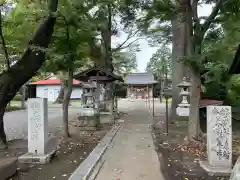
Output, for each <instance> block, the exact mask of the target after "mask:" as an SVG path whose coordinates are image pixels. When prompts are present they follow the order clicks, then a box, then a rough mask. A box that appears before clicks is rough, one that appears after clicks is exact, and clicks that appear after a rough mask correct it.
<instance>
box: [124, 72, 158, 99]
mask: <svg viewBox="0 0 240 180" xmlns="http://www.w3.org/2000/svg"><path fill="white" fill-rule="evenodd" d="M156 83H157V81H155V80H154V76H153V74H151V73H132V74H129V75H128V76H127V78H126V80H125V84H126V85H127V98H135V99H148V98H152V97H153V85H154V84H156Z"/></svg>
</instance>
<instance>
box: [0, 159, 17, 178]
mask: <svg viewBox="0 0 240 180" xmlns="http://www.w3.org/2000/svg"><path fill="white" fill-rule="evenodd" d="M16 171H17V158H15V157H4V158H0V179H2V180H3V179H7V178H9V177H11V176H13V175H14V174H15V173H16Z"/></svg>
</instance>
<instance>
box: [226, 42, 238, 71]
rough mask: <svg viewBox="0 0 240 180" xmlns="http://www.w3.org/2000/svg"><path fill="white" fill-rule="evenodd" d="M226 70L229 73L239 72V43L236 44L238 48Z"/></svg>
mask: <svg viewBox="0 0 240 180" xmlns="http://www.w3.org/2000/svg"><path fill="white" fill-rule="evenodd" d="M228 72H229V74H240V44H239V45H238V49H237V51H236V54H235V57H234V59H233V62H232V65H231V67H230V69H229V71H228Z"/></svg>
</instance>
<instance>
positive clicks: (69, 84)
mask: <svg viewBox="0 0 240 180" xmlns="http://www.w3.org/2000/svg"><path fill="white" fill-rule="evenodd" d="M72 87H73V70H72V68H69V70H68V80H67V83H64V98H63V106H62V107H63V135H64V136H65V137H70V134H69V131H68V106H69V102H70V98H71V94H72Z"/></svg>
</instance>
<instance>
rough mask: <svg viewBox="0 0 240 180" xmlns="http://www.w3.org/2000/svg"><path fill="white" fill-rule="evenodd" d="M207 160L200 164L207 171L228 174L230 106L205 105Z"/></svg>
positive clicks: (230, 159) (230, 166) (229, 159)
mask: <svg viewBox="0 0 240 180" xmlns="http://www.w3.org/2000/svg"><path fill="white" fill-rule="evenodd" d="M207 155H208V161H207V162H203V161H201V162H200V165H201V166H202V167H203V168H204V169H205V170H206V171H208V172H212V173H220V174H228V173H230V172H231V169H232V115H231V107H230V106H208V107H207Z"/></svg>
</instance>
